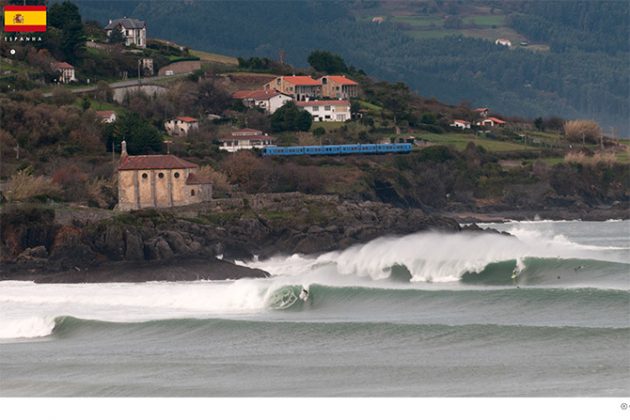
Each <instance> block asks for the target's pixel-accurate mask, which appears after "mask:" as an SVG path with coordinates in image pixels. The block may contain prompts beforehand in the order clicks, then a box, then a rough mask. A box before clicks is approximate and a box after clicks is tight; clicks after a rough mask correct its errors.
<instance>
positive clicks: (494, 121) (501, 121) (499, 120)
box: [484, 117, 505, 124]
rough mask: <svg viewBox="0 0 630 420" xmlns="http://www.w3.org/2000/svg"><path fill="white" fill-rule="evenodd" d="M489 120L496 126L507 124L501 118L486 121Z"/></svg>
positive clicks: (490, 118) (491, 118) (489, 118)
mask: <svg viewBox="0 0 630 420" xmlns="http://www.w3.org/2000/svg"><path fill="white" fill-rule="evenodd" d="M488 120H490V121H492V122H493V123H495V124H505V121H503V120H501V119H499V118H495V117H488V118H486V119H485V120H484V121H488Z"/></svg>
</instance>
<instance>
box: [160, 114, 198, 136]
mask: <svg viewBox="0 0 630 420" xmlns="http://www.w3.org/2000/svg"><path fill="white" fill-rule="evenodd" d="M164 128H165V129H166V132H167V133H168V134H169V135H171V136H185V135H187V134H188V133H189V132H190V131H191V130H198V129H199V122H197V119H196V118H192V117H176V118H173V119H171V120H168V121H166V122H165V123H164Z"/></svg>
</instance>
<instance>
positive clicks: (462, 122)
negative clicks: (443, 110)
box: [453, 120, 470, 124]
mask: <svg viewBox="0 0 630 420" xmlns="http://www.w3.org/2000/svg"><path fill="white" fill-rule="evenodd" d="M453 122H456V123H460V124H470V123H469V122H468V121H464V120H454V121H453Z"/></svg>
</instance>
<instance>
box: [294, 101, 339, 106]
mask: <svg viewBox="0 0 630 420" xmlns="http://www.w3.org/2000/svg"><path fill="white" fill-rule="evenodd" d="M295 104H296V105H297V106H300V107H305V106H326V105H345V106H350V102H349V101H340V100H331V101H300V102H296V103H295Z"/></svg>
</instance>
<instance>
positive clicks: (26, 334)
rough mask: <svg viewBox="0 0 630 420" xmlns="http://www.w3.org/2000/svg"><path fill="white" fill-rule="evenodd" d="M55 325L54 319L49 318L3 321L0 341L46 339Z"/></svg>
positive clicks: (34, 317)
mask: <svg viewBox="0 0 630 420" xmlns="http://www.w3.org/2000/svg"><path fill="white" fill-rule="evenodd" d="M55 325H56V323H55V317H51V316H41V317H40V316H29V317H26V318H20V319H4V320H3V321H2V322H1V323H0V339H1V340H6V339H15V338H39V337H46V336H48V335H50V334H52V332H53V329H54V328H55Z"/></svg>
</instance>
